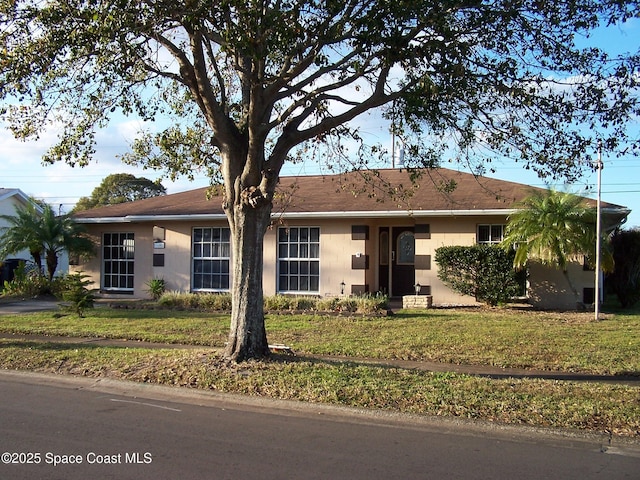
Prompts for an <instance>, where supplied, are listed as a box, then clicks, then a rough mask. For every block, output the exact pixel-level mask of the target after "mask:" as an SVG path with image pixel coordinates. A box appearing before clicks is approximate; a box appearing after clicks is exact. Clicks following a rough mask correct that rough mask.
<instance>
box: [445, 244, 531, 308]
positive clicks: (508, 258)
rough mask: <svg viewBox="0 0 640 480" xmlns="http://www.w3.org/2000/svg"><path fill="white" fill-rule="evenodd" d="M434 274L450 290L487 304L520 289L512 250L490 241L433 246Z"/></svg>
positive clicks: (495, 302)
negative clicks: (464, 244) (436, 272)
mask: <svg viewBox="0 0 640 480" xmlns="http://www.w3.org/2000/svg"><path fill="white" fill-rule="evenodd" d="M435 261H436V263H437V264H438V278H439V279H440V280H442V281H443V282H444V283H446V284H447V285H449V286H450V287H451V288H452V289H453V290H455V291H456V292H458V293H461V294H463V295H470V296H472V297H474V298H475V299H476V300H477V301H479V302H484V303H487V304H489V305H492V306H494V305H498V304H500V303H506V302H508V301H510V300H511V299H512V298H513V297H515V296H516V295H518V293H519V292H520V286H519V284H518V281H517V278H516V274H515V272H514V270H513V254H509V253H508V252H505V251H504V250H502V249H500V248H499V247H497V246H494V245H473V246H471V247H465V246H451V247H440V248H438V249H436V258H435Z"/></svg>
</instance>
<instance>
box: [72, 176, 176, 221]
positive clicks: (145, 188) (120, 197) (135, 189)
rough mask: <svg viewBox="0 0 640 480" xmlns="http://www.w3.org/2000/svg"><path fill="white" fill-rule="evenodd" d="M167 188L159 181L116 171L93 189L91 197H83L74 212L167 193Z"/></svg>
mask: <svg viewBox="0 0 640 480" xmlns="http://www.w3.org/2000/svg"><path fill="white" fill-rule="evenodd" d="M166 193H167V189H166V188H165V187H163V186H162V184H161V183H159V182H153V181H151V180H149V179H147V178H144V177H136V176H134V175H131V174H129V173H114V174H111V175H108V176H106V177H105V178H104V179H103V180H102V182H101V183H100V185H98V186H97V187H96V188H94V189H93V192H91V196H90V197H81V198H80V199H79V200H78V203H77V204H76V206H75V207H74V209H73V212H79V211H82V210H88V209H90V208H95V207H104V206H107V205H117V204H119V203H125V202H133V201H135V200H141V199H144V198H151V197H157V196H160V195H165V194H166Z"/></svg>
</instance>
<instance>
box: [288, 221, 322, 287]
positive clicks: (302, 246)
mask: <svg viewBox="0 0 640 480" xmlns="http://www.w3.org/2000/svg"><path fill="white" fill-rule="evenodd" d="M319 291H320V228H319V227H289V228H285V227H281V228H279V229H278V292H279V293H318V292H319Z"/></svg>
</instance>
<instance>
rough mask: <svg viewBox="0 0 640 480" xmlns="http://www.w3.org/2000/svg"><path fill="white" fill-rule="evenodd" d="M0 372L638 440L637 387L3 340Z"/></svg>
mask: <svg viewBox="0 0 640 480" xmlns="http://www.w3.org/2000/svg"><path fill="white" fill-rule="evenodd" d="M0 352H1V355H0V368H8V369H22V370H35V371H41V372H55V373H68V374H75V375H85V376H92V377H98V376H106V377H111V378H120V379H127V380H133V381H139V382H149V383H158V384H167V385H178V386H182V387H192V388H201V389H208V390H215V391H219V392H232V393H240V394H246V395H259V396H266V397H272V398H280V399H294V400H301V401H306V402H316V403H331V404H339V405H348V406H354V407H362V408H374V409H383V410H394V411H399V412H408V413H409V412H410V413H416V414H425V415H443V416H454V417H461V418H472V419H482V420H487V421H493V422H501V423H509V424H522V425H531V426H538V427H556V428H571V429H580V430H585V431H593V432H602V433H609V434H614V435H623V436H630V437H637V436H640V401H639V395H640V391H639V389H638V387H628V386H621V385H609V384H607V385H604V384H595V383H574V382H558V381H549V380H526V379H522V380H520V379H505V380H491V379H487V378H478V377H473V376H468V375H460V374H453V373H431V372H420V371H415V370H405V369H399V368H385V367H379V366H371V365H362V364H358V363H355V362H326V361H304V360H300V359H295V358H291V357H284V356H279V355H276V356H275V357H274V359H273V360H272V361H268V362H246V363H243V364H240V365H236V366H234V367H227V366H224V365H223V364H222V362H221V361H220V359H219V358H218V357H217V356H216V355H215V354H212V353H211V352H210V351H208V350H207V349H202V350H200V349H197V350H168V349H159V350H158V349H154V350H150V349H138V348H114V347H110V348H109V347H96V346H87V345H69V344H52V343H38V342H26V341H9V340H0Z"/></svg>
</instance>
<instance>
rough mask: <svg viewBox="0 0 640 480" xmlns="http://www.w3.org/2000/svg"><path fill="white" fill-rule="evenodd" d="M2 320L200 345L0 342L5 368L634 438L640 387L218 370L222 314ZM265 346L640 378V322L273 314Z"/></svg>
mask: <svg viewBox="0 0 640 480" xmlns="http://www.w3.org/2000/svg"><path fill="white" fill-rule="evenodd" d="M86 315H87V317H86V318H81V319H80V318H78V317H76V316H75V315H66V316H59V315H53V314H52V313H51V312H48V313H47V312H44V313H33V314H26V315H21V316H9V315H1V316H0V331H2V332H12V333H38V334H48V335H68V336H96V337H109V338H126V339H131V340H148V341H154V342H171V343H186V344H196V345H203V349H196V350H168V349H160V350H146V349H138V348H114V347H111V348H107V347H95V346H88V345H86V344H85V345H69V344H65V345H61V344H55V343H40V342H27V341H16V340H4V341H0V349H1V351H2V355H1V356H0V368H10V369H29V370H37V371H49V372H61V373H72V374H79V375H90V376H111V377H116V378H126V379H131V380H135V381H145V382H153V383H165V384H174V385H181V386H189V387H195V388H206V389H214V390H217V391H225V392H236V393H242V394H250V395H262V396H272V397H277V398H288V399H299V400H303V401H311V402H325V403H337V404H342V405H351V406H359V407H365V408H380V409H392V410H397V411H402V412H412V413H423V414H429V415H451V416H458V417H465V418H476V419H484V420H489V421H496V422H506V423H516V424H528V425H536V426H550V427H566V428H577V429H584V430H590V431H599V432H608V433H613V434H620V435H625V436H631V437H636V438H640V387H633V386H623V385H611V384H606V385H605V384H595V383H579V382H561V381H550V380H533V379H503V380H492V379H487V378H478V377H473V376H468V375H460V374H452V373H431V372H418V371H414V370H406V369H400V368H385V367H379V366H373V365H362V364H358V363H357V362H327V361H306V360H302V359H300V358H297V357H285V356H279V355H275V356H274V359H273V361H270V362H247V363H245V364H241V365H238V366H235V367H233V368H229V367H225V366H223V365H222V364H221V362H220V361H219V359H218V358H217V356H216V354H215V353H214V352H212V350H211V349H210V348H209V349H208V348H206V346H215V347H221V346H223V345H224V342H225V340H226V337H227V333H228V322H229V320H228V316H227V315H219V314H212V313H200V312H187V311H165V310H134V309H109V308H104V307H100V308H96V309H94V310H89V311H87V312H86ZM267 330H268V335H269V340H270V341H271V342H272V343H285V344H287V345H289V346H291V347H292V348H293V349H294V351H296V352H299V353H313V354H328V355H343V356H349V357H373V358H381V359H384V358H387V359H393V358H398V359H416V360H420V359H423V360H430V361H440V362H449V363H466V364H478V365H497V366H505V367H524V368H535V369H546V370H562V371H572V372H586V373H594V374H608V375H616V374H635V375H640V315H639V314H638V313H637V312H632V313H624V314H623V313H607V314H606V315H605V319H604V320H602V321H600V322H595V321H594V320H593V314H589V313H584V314H577V313H566V314H559V313H547V312H531V311H527V312H523V311H517V310H510V309H504V310H503V309H491V310H489V309H451V310H445V309H443V310H439V309H436V310H429V311H425V312H407V311H401V312H399V313H398V314H396V315H394V316H390V317H361V316H353V317H339V316H322V315H293V314H286V315H270V316H268V318H267Z"/></svg>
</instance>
